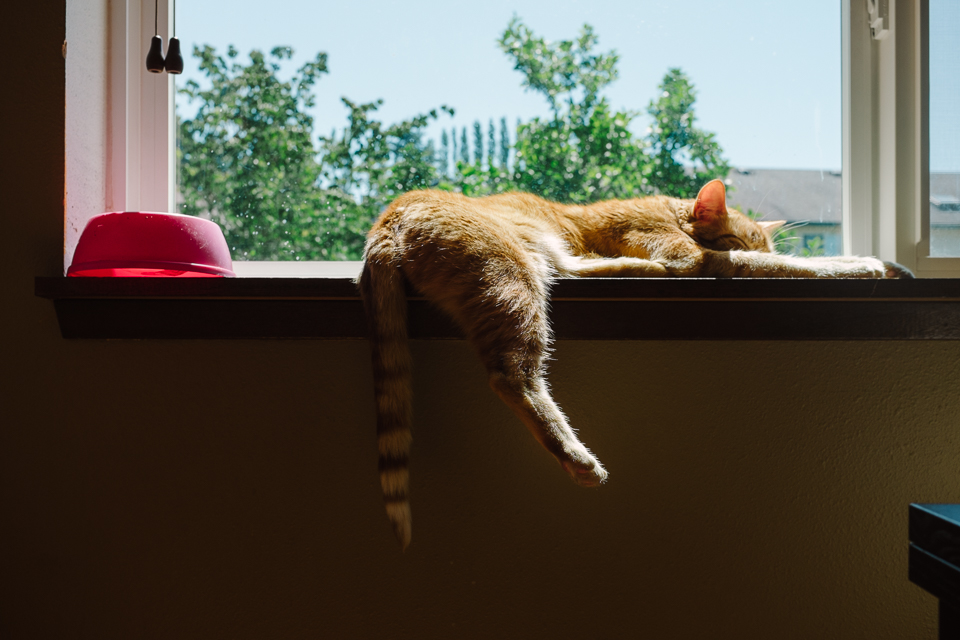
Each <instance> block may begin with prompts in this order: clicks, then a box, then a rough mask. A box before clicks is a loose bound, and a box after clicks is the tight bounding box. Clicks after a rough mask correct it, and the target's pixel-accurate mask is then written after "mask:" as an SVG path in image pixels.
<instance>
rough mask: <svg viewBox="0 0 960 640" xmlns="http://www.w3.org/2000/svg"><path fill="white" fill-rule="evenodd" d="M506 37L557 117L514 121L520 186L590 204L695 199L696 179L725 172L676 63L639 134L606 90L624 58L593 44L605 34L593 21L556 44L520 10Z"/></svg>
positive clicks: (517, 63) (507, 48) (515, 178)
mask: <svg viewBox="0 0 960 640" xmlns="http://www.w3.org/2000/svg"><path fill="white" fill-rule="evenodd" d="M499 44H500V47H501V49H502V50H503V51H504V52H505V53H506V54H507V55H508V56H509V57H511V58H512V59H513V62H514V69H516V70H518V71H520V72H521V73H522V74H523V85H524V86H525V87H527V88H529V89H530V90H533V91H536V92H537V93H540V94H541V95H542V96H543V97H544V98H545V99H546V100H547V103H548V105H549V107H550V111H551V117H550V118H534V119H533V120H531V121H529V122H527V123H523V124H520V125H519V126H518V127H517V141H516V145H515V167H514V171H513V174H512V176H511V179H512V182H513V183H514V184H515V185H516V187H517V188H519V189H521V190H523V191H530V192H533V193H537V194H540V195H543V196H545V197H547V198H551V199H555V200H559V201H562V202H592V201H596V200H600V199H606V198H628V197H636V196H640V195H644V194H647V193H666V194H670V195H676V196H689V195H690V190H691V186H690V185H691V184H693V183H697V184H702V183H703V182H706V181H708V180H710V179H712V178H714V177H725V176H726V174H727V171H728V167H727V165H726V163H725V162H724V161H723V160H722V158H721V156H720V153H721V151H720V147H719V145H717V144H716V142H714V140H713V134H709V133H705V132H702V131H700V130H698V129H696V128H695V127H694V126H693V125H694V116H693V111H692V105H693V101H694V91H693V86H692V84H691V83H690V82H689V80H688V79H687V78H686V76H684V75H683V74H682V72H680V71H679V70H677V69H671V70H670V71H669V72H668V73H667V75H666V76H665V77H664V81H663V84H662V85H661V98H660V99H658V100H657V101H655V102H653V103H651V105H650V107H649V108H648V113H649V114H650V115H651V116H652V117H653V118H654V121H655V123H656V124H655V126H654V127H653V131H652V133H651V135H650V136H649V137H648V138H646V139H638V138H636V137H635V136H634V135H633V133H632V131H631V125H632V124H633V122H634V120H635V119H636V118H637V116H638V115H639V113H638V112H635V111H617V110H614V109H613V108H612V107H611V106H610V104H609V103H608V101H607V99H606V98H605V97H603V96H602V95H601V92H602V91H603V89H604V88H606V87H607V86H608V85H609V84H610V83H612V82H613V81H615V80H616V79H617V62H618V61H619V56H618V55H617V53H616V52H615V51H610V52H607V53H597V52H596V51H595V48H596V46H597V44H598V38H597V36H596V34H595V33H594V31H593V29H592V28H591V27H590V25H584V26H583V29H582V30H581V32H580V35H579V37H578V38H577V39H575V40H562V41H560V42H556V43H551V42H547V41H546V40H544V39H543V38H540V37H537V36H536V35H535V34H534V33H533V31H531V30H530V29H529V28H528V27H527V26H526V25H524V24H523V23H522V22H521V21H520V20H519V19H518V18H516V17H515V18H514V19H513V20H511V22H510V24H509V25H508V26H507V29H506V30H505V31H504V33H503V35H502V36H501V38H500V40H499ZM665 92H672V93H671V95H672V96H673V98H672V99H668V98H667V97H666V95H665ZM686 161H691V162H692V163H693V166H685V165H684V162H686ZM694 193H695V191H694Z"/></svg>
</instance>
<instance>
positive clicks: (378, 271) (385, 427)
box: [359, 255, 413, 549]
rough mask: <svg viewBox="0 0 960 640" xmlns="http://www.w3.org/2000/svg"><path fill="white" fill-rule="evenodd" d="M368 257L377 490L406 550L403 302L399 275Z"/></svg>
mask: <svg viewBox="0 0 960 640" xmlns="http://www.w3.org/2000/svg"><path fill="white" fill-rule="evenodd" d="M372 258H373V256H369V255H368V256H367V259H366V260H365V261H364V265H363V273H362V274H361V275H360V280H359V285H360V294H361V296H362V297H363V303H364V309H365V310H366V314H367V322H368V324H369V328H370V350H371V356H372V359H373V393H374V397H375V400H376V411H377V446H378V449H379V452H380V461H379V468H380V486H381V488H382V489H383V501H384V504H385V505H386V508H387V517H388V518H390V522H391V523H392V524H393V531H394V533H395V534H396V536H397V539H398V540H400V544H402V545H403V548H404V549H406V548H407V545H409V544H410V536H411V531H412V519H411V516H410V498H409V495H410V473H409V462H410V442H411V440H412V436H411V432H410V424H411V422H412V415H413V412H412V408H411V396H412V389H411V374H410V347H409V345H408V343H407V297H406V292H405V291H404V281H403V275H402V274H401V273H400V270H399V269H398V268H396V267H395V266H393V265H392V264H389V263H388V264H378V262H377V261H376V260H375V259H372Z"/></svg>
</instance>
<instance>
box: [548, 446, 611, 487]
mask: <svg viewBox="0 0 960 640" xmlns="http://www.w3.org/2000/svg"><path fill="white" fill-rule="evenodd" d="M578 457H579V456H578ZM587 457H588V458H589V460H588V461H585V462H580V461H573V460H565V461H562V462H560V466H562V467H563V470H564V471H566V472H567V473H568V474H570V477H571V478H573V481H574V482H576V483H577V484H579V485H580V486H581V487H599V486H600V485H601V484H603V483H604V482H606V481H607V475H609V474H607V470H606V469H604V468H603V466H602V465H601V464H600V461H599V460H597V459H596V458H594V457H593V456H591V455H590V454H589V453H588V454H587Z"/></svg>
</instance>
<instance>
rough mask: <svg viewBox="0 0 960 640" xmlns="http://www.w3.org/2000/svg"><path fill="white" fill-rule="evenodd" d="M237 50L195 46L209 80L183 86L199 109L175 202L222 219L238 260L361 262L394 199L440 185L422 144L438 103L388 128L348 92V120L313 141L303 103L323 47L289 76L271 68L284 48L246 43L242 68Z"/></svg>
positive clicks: (428, 146)
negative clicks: (376, 223) (373, 228)
mask: <svg viewBox="0 0 960 640" xmlns="http://www.w3.org/2000/svg"><path fill="white" fill-rule="evenodd" d="M237 55H238V54H237V51H236V49H234V48H233V47H230V48H229V49H228V50H227V58H226V59H224V58H223V57H220V56H218V55H217V54H216V52H215V51H214V49H213V48H212V47H209V46H207V47H203V48H195V49H194V56H196V57H197V58H199V60H200V70H201V71H202V72H203V73H204V74H205V75H206V76H207V79H208V80H209V81H210V87H209V88H204V89H201V87H200V86H199V85H198V83H196V82H192V81H191V82H188V83H187V85H186V87H185V88H184V89H182V90H181V91H182V92H183V93H184V94H185V95H187V96H188V97H189V98H190V100H191V101H193V102H198V103H199V105H198V109H197V113H196V115H195V116H194V117H192V118H183V119H181V121H180V124H179V127H180V137H179V140H180V149H179V152H180V155H181V163H180V166H181V179H180V191H181V196H182V199H183V202H182V207H181V210H182V211H183V212H184V213H188V214H193V215H203V216H207V217H209V218H211V219H213V220H214V221H216V222H217V223H218V224H220V226H221V228H222V229H223V231H224V235H225V236H226V238H227V243H228V245H229V246H230V247H231V251H232V252H233V256H234V258H235V259H241V260H244V259H246V260H288V259H299V260H344V259H350V260H356V259H359V258H360V255H361V252H362V249H363V241H364V237H365V234H366V232H367V230H368V229H369V227H370V224H371V223H372V221H373V220H374V218H375V217H376V216H377V215H378V214H379V212H380V211H381V210H382V209H383V208H384V207H385V206H386V205H387V204H388V203H389V201H390V200H392V199H393V198H394V197H395V196H396V195H397V194H399V193H402V192H404V191H407V190H410V189H417V188H423V187H426V186H435V185H437V184H438V183H439V175H438V172H437V168H436V153H435V150H434V148H433V145H432V143H430V142H427V141H425V140H424V128H425V127H426V125H427V123H428V122H430V121H431V120H433V119H435V118H437V116H438V114H437V111H431V112H430V113H428V114H423V115H419V116H416V117H414V118H411V119H409V120H405V121H402V122H399V123H396V124H393V125H389V126H386V125H384V124H383V123H381V122H379V121H378V120H376V119H375V118H374V117H373V116H374V114H375V112H376V110H377V109H378V108H379V106H380V104H381V101H377V102H373V103H369V104H356V103H353V102H351V101H350V100H348V99H346V98H344V99H343V103H344V105H345V106H346V107H347V109H348V112H349V114H348V124H347V126H346V127H345V128H344V129H343V132H342V134H340V135H338V134H337V133H336V131H334V132H333V133H331V134H330V136H329V137H322V136H321V137H320V138H319V140H318V142H319V147H317V146H315V145H314V142H313V139H312V136H313V120H312V118H311V117H310V116H309V115H307V109H309V108H310V107H311V106H313V101H314V98H313V94H312V88H313V85H314V84H315V83H316V81H317V79H318V78H319V77H320V75H321V74H323V73H326V71H327V66H326V60H327V59H326V54H323V53H320V54H318V55H317V57H316V59H314V60H313V61H311V62H308V63H307V64H305V65H304V66H302V67H301V68H300V69H299V70H297V71H296V72H295V73H294V74H293V76H292V77H291V78H290V79H289V80H287V81H283V80H281V79H280V78H279V77H278V72H279V71H280V62H282V61H283V60H288V59H290V57H291V56H292V55H293V51H292V50H291V49H290V48H289V47H277V48H275V49H273V50H272V51H271V52H270V55H269V57H268V56H265V55H264V54H263V53H261V52H260V51H252V52H251V53H250V61H251V62H250V64H249V65H243V64H241V63H240V62H238V61H237V60H236V58H237ZM441 109H445V110H446V111H447V112H448V113H451V114H452V110H451V109H447V108H446V107H442V108H441Z"/></svg>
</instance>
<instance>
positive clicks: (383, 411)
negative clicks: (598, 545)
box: [359, 180, 913, 548]
mask: <svg viewBox="0 0 960 640" xmlns="http://www.w3.org/2000/svg"><path fill="white" fill-rule="evenodd" d="M781 224H783V223H782V222H755V221H753V220H750V219H749V218H748V217H746V216H745V215H743V214H741V213H740V212H738V211H736V210H733V209H727V206H726V191H725V189H724V186H723V182H721V181H719V180H714V181H713V182H710V183H708V184H707V185H705V186H704V187H703V188H702V189H701V190H700V193H699V194H698V195H697V198H696V200H680V199H676V198H669V197H665V196H651V197H647V198H641V199H636V200H622V201H621V200H611V201H607V202H598V203H596V204H592V205H586V206H577V205H561V204H556V203H553V202H548V201H546V200H543V199H541V198H538V197H536V196H533V195H528V194H521V193H512V194H504V195H496V196H489V197H485V198H467V197H465V196H462V195H460V194H456V193H448V192H440V191H413V192H410V193H407V194H405V195H403V196H400V197H399V198H397V199H396V200H395V201H394V202H393V203H392V204H391V205H390V206H389V207H388V208H387V209H386V210H385V211H384V212H383V215H382V216H381V217H380V219H379V220H378V221H377V222H376V224H374V226H373V228H372V229H371V230H370V233H369V234H368V236H367V243H366V248H365V250H364V260H365V262H364V267H363V272H362V274H361V276H360V279H359V286H360V291H361V295H362V297H363V300H364V306H365V309H366V313H367V317H368V320H369V322H370V332H371V333H370V341H371V348H372V356H373V374H374V395H375V398H376V412H377V436H378V446H379V452H380V462H379V468H380V483H381V487H382V489H383V497H384V501H385V503H386V509H387V515H388V517H389V518H390V521H391V522H392V523H393V528H394V531H395V533H396V535H397V537H398V538H399V540H400V542H401V544H402V545H403V546H404V548H406V546H407V545H408V544H409V543H410V534H411V518H410V503H409V500H408V493H409V474H408V459H409V452H410V442H411V434H410V423H411V374H410V352H409V349H408V346H407V328H406V321H407V317H406V297H405V293H404V282H405V281H406V282H409V283H410V284H411V285H412V286H413V288H414V289H415V290H416V291H418V292H419V293H420V294H421V295H423V296H424V297H425V298H427V299H428V300H430V301H431V302H433V303H434V304H436V305H437V306H439V307H440V308H442V309H443V310H444V311H446V312H447V313H448V314H449V315H450V316H452V317H453V319H454V320H455V321H456V322H457V324H459V326H460V327H461V328H462V329H463V331H464V333H465V334H466V336H467V338H468V339H469V340H470V342H471V343H472V344H473V346H474V348H475V349H476V350H477V352H478V353H479V354H480V358H481V359H482V360H483V364H484V365H485V366H486V368H487V371H488V373H489V380H490V386H491V387H492V388H493V390H494V391H495V392H496V393H497V394H498V395H499V396H500V398H502V399H503V401H504V402H505V403H506V404H507V405H508V406H509V407H510V408H511V409H512V410H513V411H514V412H515V413H516V414H517V415H518V416H519V417H520V419H521V420H522V421H523V423H524V424H525V425H526V427H527V429H529V430H530V432H531V433H532V434H533V436H534V437H535V438H536V439H537V441H539V442H540V444H541V445H543V446H544V448H546V450H547V451H549V452H550V453H551V454H553V456H554V457H556V459H557V461H558V462H559V463H560V465H561V466H562V467H563V469H564V470H565V471H566V472H567V473H568V474H570V476H571V477H572V478H573V480H574V481H575V482H577V483H579V484H581V485H584V486H588V487H592V486H597V485H599V484H601V483H603V482H604V481H605V480H606V478H607V472H606V471H605V470H604V468H603V467H602V466H601V465H600V462H599V461H598V460H597V459H596V458H595V457H594V456H593V454H591V453H590V451H588V450H587V448H586V447H585V446H584V445H583V444H581V442H580V441H579V440H578V439H577V437H576V435H575V434H574V432H573V431H572V430H571V428H570V426H569V425H568V424H567V420H566V418H565V417H564V415H563V413H561V411H560V409H559V407H558V406H557V405H556V403H555V402H554V401H553V398H551V397H550V393H549V389H548V387H547V383H546V381H545V378H544V373H545V371H544V369H545V367H544V360H545V358H546V356H547V354H548V350H549V348H550V342H551V339H552V333H551V331H550V323H549V319H548V313H547V307H548V298H549V291H550V285H551V284H552V282H553V281H554V280H555V279H556V278H558V277H570V276H595V277H596V276H599V277H643V278H647V277H674V276H682V277H777V278H903V277H913V276H912V274H910V272H909V271H908V270H906V269H905V268H904V267H901V266H900V265H897V264H894V263H885V262H881V261H880V260H878V259H876V258H856V257H829V258H827V257H821V258H800V257H795V256H786V255H778V254H776V253H774V250H773V242H772V240H771V234H772V232H773V231H774V230H775V229H776V228H777V227H779V226H780V225H781Z"/></svg>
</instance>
